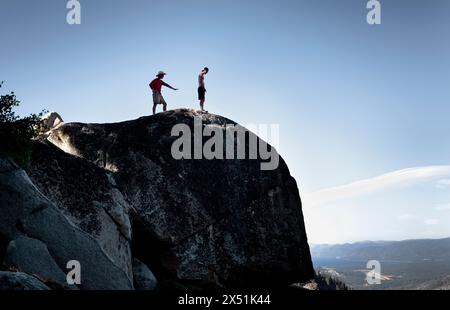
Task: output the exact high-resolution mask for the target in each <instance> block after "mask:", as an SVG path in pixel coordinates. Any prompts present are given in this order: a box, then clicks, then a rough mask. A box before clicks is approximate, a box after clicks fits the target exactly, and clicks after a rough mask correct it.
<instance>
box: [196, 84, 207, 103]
mask: <svg viewBox="0 0 450 310" xmlns="http://www.w3.org/2000/svg"><path fill="white" fill-rule="evenodd" d="M205 93H206V89H205V88H204V87H202V86H200V87H199V88H198V100H205Z"/></svg>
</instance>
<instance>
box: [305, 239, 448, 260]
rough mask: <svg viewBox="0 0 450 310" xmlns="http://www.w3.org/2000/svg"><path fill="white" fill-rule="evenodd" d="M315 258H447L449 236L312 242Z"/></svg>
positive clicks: (312, 251) (312, 252)
mask: <svg viewBox="0 0 450 310" xmlns="http://www.w3.org/2000/svg"><path fill="white" fill-rule="evenodd" d="M311 254H312V256H313V257H315V258H340V259H346V260H372V259H375V260H381V261H383V260H384V261H412V262H414V261H423V260H434V261H447V260H450V238H445V239H418V240H405V241H364V242H356V243H346V244H335V245H330V244H322V245H311Z"/></svg>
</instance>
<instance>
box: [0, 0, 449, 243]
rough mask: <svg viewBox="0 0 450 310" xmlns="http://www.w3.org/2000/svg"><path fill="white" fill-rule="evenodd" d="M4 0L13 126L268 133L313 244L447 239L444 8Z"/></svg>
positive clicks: (400, 1)
mask: <svg viewBox="0 0 450 310" xmlns="http://www.w3.org/2000/svg"><path fill="white" fill-rule="evenodd" d="M380 2H381V14H382V15H381V16H382V18H381V24H380V25H369V24H368V23H367V22H366V15H367V12H368V9H367V8H366V4H367V1H366V0H342V1H335V0H319V1H318V0H309V1H300V0H280V1H269V0H226V1H224V0H165V1H153V0H147V1H144V0H133V1H124V0H123V1H118V0H80V3H81V24H80V25H68V24H67V22H66V14H67V12H68V10H67V8H66V4H67V1H66V0H40V1H28V0H0V26H1V29H2V31H1V33H2V34H1V38H2V47H1V49H0V68H1V69H0V80H6V84H5V86H4V89H2V91H3V92H4V91H10V90H13V91H15V92H16V94H17V96H18V97H19V99H20V100H21V101H22V104H21V106H20V107H19V108H18V110H17V111H18V113H19V114H20V115H27V114H29V113H32V112H38V111H40V110H41V109H47V110H50V111H57V112H59V113H60V114H61V116H62V117H63V119H64V120H65V121H66V122H73V121H79V122H98V123H100V122H118V121H122V120H129V119H135V118H138V117H140V116H143V115H149V114H150V113H151V100H152V99H151V94H150V91H149V89H148V83H149V81H150V80H151V79H153V77H154V75H155V73H156V72H157V71H159V70H164V71H166V72H167V73H168V74H167V76H166V79H165V80H166V82H168V83H169V84H171V85H172V86H174V87H177V88H179V90H178V91H176V92H174V91H172V90H169V89H165V90H164V96H165V98H166V101H167V102H168V104H169V108H179V107H188V108H197V105H198V102H197V100H196V99H197V98H196V96H197V94H196V88H197V75H198V72H199V70H200V69H201V68H203V67H204V66H208V67H209V68H210V70H211V71H210V73H209V74H208V76H207V79H206V87H207V89H208V93H207V101H206V107H207V109H208V110H209V111H210V112H212V113H215V114H219V115H223V116H226V117H227V118H230V119H232V120H234V121H236V122H239V123H241V124H243V125H245V124H249V123H256V124H279V125H280V147H279V152H280V154H281V156H282V157H283V158H284V159H285V161H286V162H287V164H288V166H289V169H290V172H291V174H292V175H293V176H294V177H295V179H296V180H297V183H298V187H299V191H300V195H301V197H302V200H303V211H304V213H305V222H306V226H307V232H308V236H309V240H310V242H311V243H341V242H353V241H359V240H399V239H411V238H441V237H449V236H450V225H448V224H449V222H450V170H449V165H450V156H449V155H450V139H449V138H448V132H449V131H450V121H449V120H450V104H449V102H448V99H449V97H450V96H449V92H450V87H449V82H450V57H449V55H450V19H449V18H448V14H450V1H447V0H430V1H416V0H395V1H394V0H389V1H388V0H381V1H380Z"/></svg>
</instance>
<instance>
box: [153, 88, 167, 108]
mask: <svg viewBox="0 0 450 310" xmlns="http://www.w3.org/2000/svg"><path fill="white" fill-rule="evenodd" d="M153 104H162V105H166V104H167V103H166V101H165V100H164V98H163V96H162V95H161V93H160V92H158V91H154V92H153Z"/></svg>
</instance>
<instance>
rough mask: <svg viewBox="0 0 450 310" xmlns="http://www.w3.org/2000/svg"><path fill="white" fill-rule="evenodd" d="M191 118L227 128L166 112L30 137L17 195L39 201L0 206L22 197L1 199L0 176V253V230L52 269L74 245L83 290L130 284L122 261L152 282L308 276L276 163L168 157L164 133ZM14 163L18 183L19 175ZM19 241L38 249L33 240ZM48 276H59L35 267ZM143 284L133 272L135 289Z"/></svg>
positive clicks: (293, 206) (267, 281)
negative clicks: (47, 259)
mask: <svg viewBox="0 0 450 310" xmlns="http://www.w3.org/2000/svg"><path fill="white" fill-rule="evenodd" d="M194 117H200V118H201V119H202V121H203V126H205V125H213V126H214V127H215V128H216V129H218V130H219V131H222V132H225V131H226V127H225V126H226V125H227V124H234V123H233V122H232V121H230V120H228V119H226V118H223V117H220V116H215V115H211V114H197V113H195V112H193V111H191V110H175V111H169V112H166V113H160V114H158V115H156V116H151V117H143V118H140V119H138V120H134V121H128V122H122V123H115V124H81V123H71V124H70V123H69V124H60V125H59V126H58V127H56V128H53V129H52V130H51V131H50V132H48V133H47V134H46V136H45V140H44V141H40V142H36V143H35V147H34V152H33V158H32V162H31V164H30V166H29V168H28V169H27V173H28V175H29V176H30V178H31V180H32V182H33V183H34V185H35V186H36V188H34V190H33V193H31V190H28V192H29V193H28V194H29V195H28V196H29V198H28V199H29V200H33V199H34V200H35V199H37V198H35V197H34V196H36V197H39V199H41V200H42V201H44V203H43V204H41V203H39V204H37V205H40V206H41V207H38V206H36V209H37V210H34V209H33V208H32V209H29V207H26V206H25V203H22V202H21V203H22V205H23V206H22V207H21V208H16V209H17V210H26V212H25V211H24V212H23V213H21V214H15V212H17V210H15V211H13V210H10V208H8V207H7V206H4V202H6V200H8V203H9V204H17V202H16V200H19V201H20V200H21V199H22V200H23V198H20V199H19V197H18V196H15V197H13V198H12V197H8V193H9V190H12V189H13V190H15V191H20V190H22V188H21V187H19V186H18V185H17V184H12V183H11V180H10V179H6V176H4V178H3V179H2V177H1V175H0V180H3V184H6V185H7V186H9V188H8V190H7V191H6V192H5V187H4V186H3V185H2V184H0V199H1V200H0V201H1V202H2V205H1V208H0V215H1V217H0V218H1V219H0V221H3V222H5V220H4V219H3V217H4V214H6V215H7V216H6V224H5V223H2V226H3V225H4V224H5V225H4V227H5V228H4V229H2V230H1V231H0V254H2V248H1V243H2V240H1V238H3V239H4V242H3V243H5V244H6V245H7V244H9V242H11V241H13V240H15V239H17V238H22V235H26V236H27V237H30V238H34V239H37V240H39V241H41V242H42V243H43V244H44V245H46V246H47V248H48V253H49V254H50V256H51V257H53V259H54V260H55V262H56V264H57V265H58V266H59V267H60V268H61V269H63V270H65V269H64V268H65V265H64V264H65V263H66V262H67V261H68V260H70V259H76V258H74V257H73V256H75V253H76V252H77V251H81V252H82V253H85V254H86V255H87V253H88V252H89V253H92V257H83V259H84V261H83V263H82V265H90V264H92V265H94V266H90V267H88V266H86V268H88V269H89V270H88V271H86V270H85V271H84V272H83V276H84V277H87V278H88V279H87V280H86V281H85V283H84V286H81V288H86V289H91V288H100V289H105V288H106V289H114V288H131V287H132V283H133V269H134V273H135V275H136V274H140V275H141V276H142V275H143V273H142V272H141V271H142V270H146V272H145V274H147V275H151V274H152V273H153V274H154V275H155V276H156V279H157V280H158V283H159V286H160V287H161V288H163V289H164V288H173V287H236V286H265V287H273V286H280V285H287V284H290V283H294V282H303V281H305V280H308V279H310V278H312V277H313V268H312V263H311V257H310V253H309V247H308V243H307V238H306V232H305V227H304V222H303V215H302V210H301V201H300V197H299V194H298V189H297V185H296V182H295V180H294V179H293V178H292V177H291V176H290V174H289V170H288V168H287V166H286V164H285V162H284V161H283V160H282V159H280V163H279V166H278V168H277V169H275V170H268V171H263V170H261V165H260V164H261V162H262V160H261V159H249V158H247V159H240V160H238V159H235V160H221V159H213V160H206V159H200V160H186V159H184V160H175V159H174V158H173V156H172V153H171V147H172V143H173V142H174V141H175V140H176V139H177V137H172V136H171V130H172V128H173V126H174V125H176V124H180V123H182V124H187V125H188V126H189V127H190V128H192V127H193V126H194ZM250 135H253V134H250ZM241 142H242V141H241ZM3 170H4V169H3ZM14 171H15V172H14V173H16V174H20V175H21V178H22V181H21V182H25V180H26V182H28V181H29V180H28V179H27V176H26V174H25V173H23V171H22V172H20V171H21V170H20V169H18V168H16V170H14ZM0 173H3V174H4V173H5V172H4V171H0ZM10 173H11V172H10ZM8 180H9V181H8ZM27 184H28V187H32V186H34V185H33V184H31V181H29V182H28V183H27ZM2 192H3V194H2ZM17 195H19V194H17ZM43 206H45V207H43ZM5 212H11V213H12V214H8V213H5ZM9 217H11V220H8V218H9ZM52 217H55V218H54V219H52ZM17 221H20V222H21V226H20V227H21V229H20V230H19V231H17V227H16V226H17V225H16V224H17ZM63 222H64V223H65V224H63ZM49 223H51V224H49ZM47 225H48V226H47ZM64 226H67V227H64ZM68 227H69V228H68ZM2 236H3V237H2ZM5 236H6V237H5ZM18 240H20V241H21V243H22V244H23V243H24V242H23V241H25V240H28V239H18ZM14 244H15V245H16V247H17V241H16V243H14ZM14 244H13V245H14ZM24 244H25V245H29V246H32V247H33V248H36V249H39V250H40V251H41V252H45V251H44V250H45V249H44V248H42V245H41V244H40V245H39V246H38V244H37V243H36V242H34V243H29V242H25V243H24ZM77 247H78V248H77ZM83 247H84V248H83ZM12 249H15V248H14V247H12ZM98 249H100V250H101V253H100V252H98ZM10 251H11V247H7V248H4V249H3V252H4V253H6V252H10ZM13 253H14V252H13ZM15 253H17V250H16V251H15ZM3 255H5V254H3ZM94 256H95V257H94ZM13 257H14V258H15V261H20V260H18V259H17V255H15V256H13ZM0 259H2V258H1V257H0ZM6 261H7V260H6ZM25 261H26V260H25ZM133 262H134V268H133ZM137 262H139V265H140V266H139V268H137V267H136V263H137ZM28 265H30V264H28ZM28 265H27V266H28ZM31 267H33V265H32V264H31ZM31 267H30V268H31ZM33 268H34V267H33ZM148 268H149V269H148ZM53 269H55V268H53ZM33 270H34V269H33ZM150 270H151V271H150ZM137 271H139V272H137ZM51 272H54V273H58V271H57V270H47V271H46V275H47V276H48V275H50V274H51ZM102 272H104V273H105V274H106V275H104V276H103V278H100V273H102ZM55 277H56V276H55ZM116 278H117V279H116ZM147 278H148V279H149V280H152V279H151V277H150V276H148V277H147ZM136 280H138V281H136ZM149 280H148V281H149ZM105 282H111V283H105ZM144 282H145V281H143V280H142V279H134V283H140V284H139V286H140V288H145V287H143V286H145V284H142V283H144ZM150 282H151V281H150ZM150 282H148V283H150ZM154 282H155V283H156V280H155V281H154ZM150 286H151V285H150Z"/></svg>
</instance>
